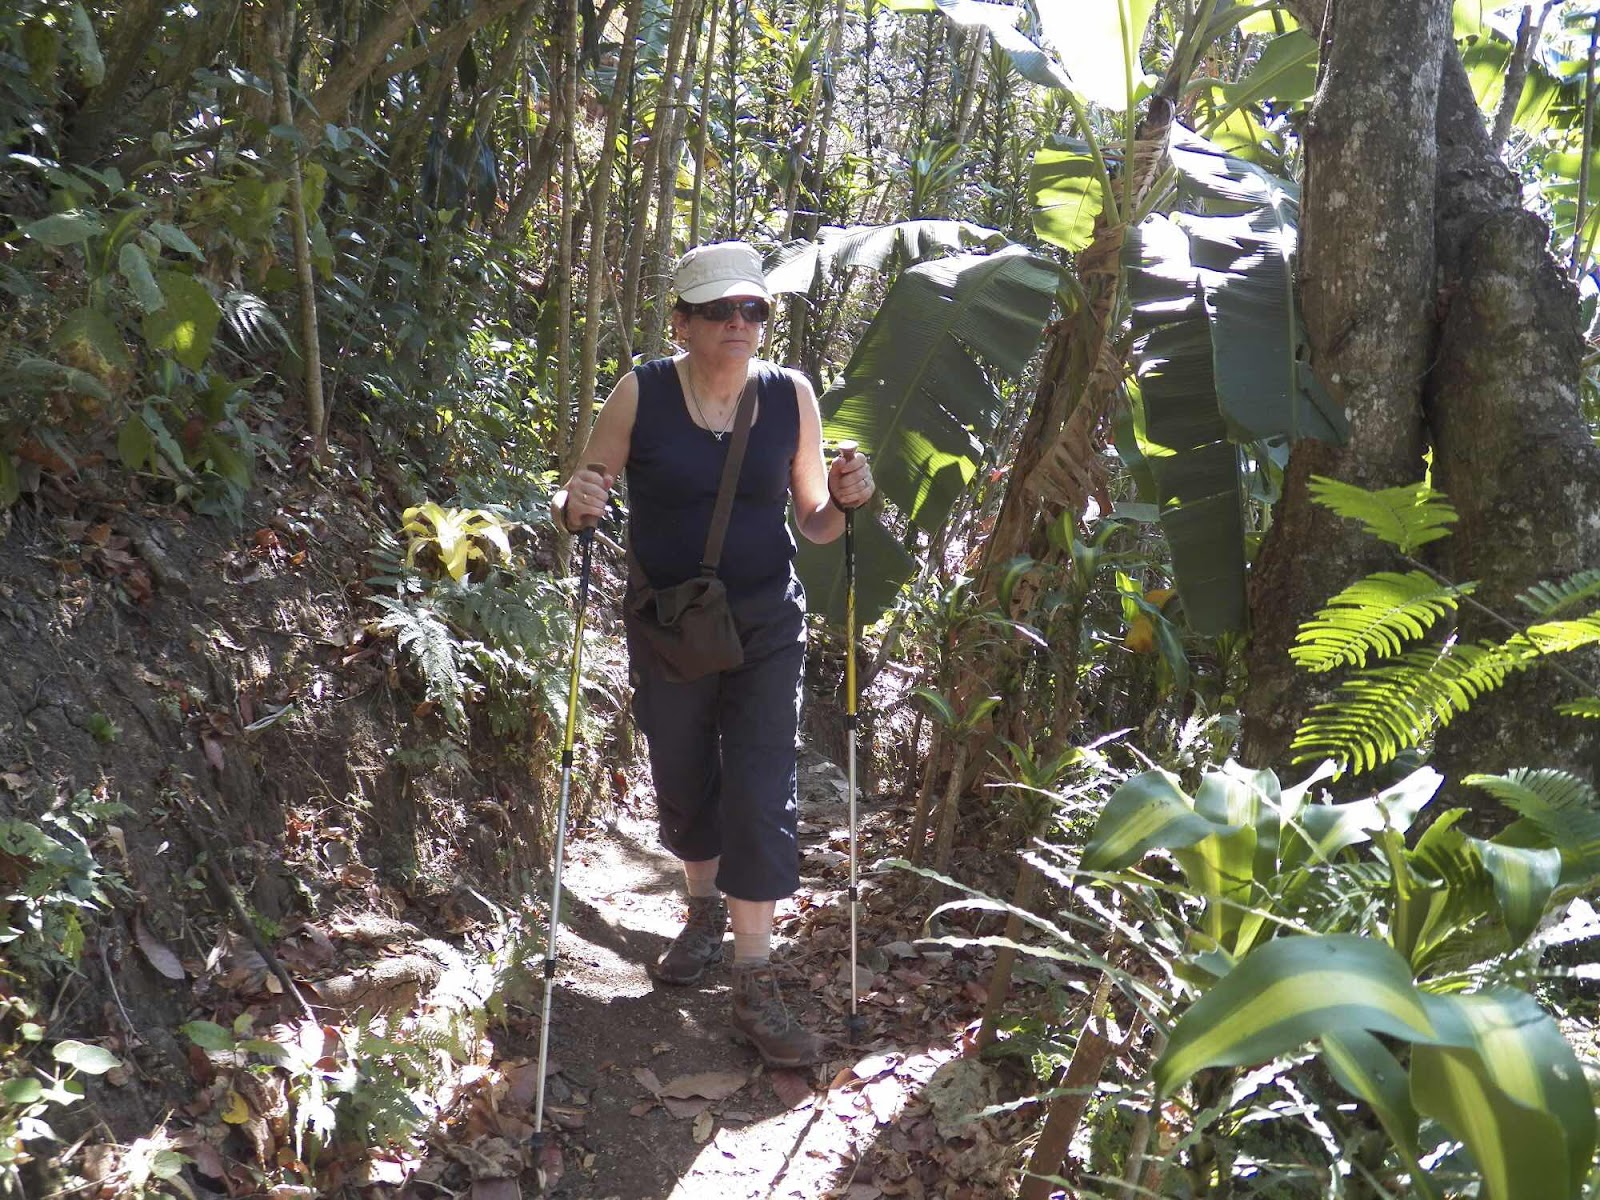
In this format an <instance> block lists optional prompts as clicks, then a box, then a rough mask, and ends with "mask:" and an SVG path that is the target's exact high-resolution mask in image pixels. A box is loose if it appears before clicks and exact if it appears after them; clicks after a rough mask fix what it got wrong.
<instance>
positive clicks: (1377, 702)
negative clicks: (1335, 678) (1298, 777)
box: [1291, 642, 1533, 771]
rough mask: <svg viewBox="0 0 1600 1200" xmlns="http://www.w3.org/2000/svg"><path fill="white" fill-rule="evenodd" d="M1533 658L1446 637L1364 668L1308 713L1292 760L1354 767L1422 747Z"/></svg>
mask: <svg viewBox="0 0 1600 1200" xmlns="http://www.w3.org/2000/svg"><path fill="white" fill-rule="evenodd" d="M1532 658H1533V656H1532V655H1531V654H1530V653H1529V652H1527V651H1520V652H1519V651H1518V650H1517V649H1516V648H1515V647H1511V646H1499V645H1496V644H1494V643H1492V642H1478V643H1458V642H1451V643H1448V644H1447V645H1445V646H1444V647H1442V648H1440V649H1432V648H1422V649H1416V650H1411V651H1408V652H1407V653H1405V654H1403V655H1401V656H1400V657H1399V658H1397V659H1394V660H1393V661H1391V662H1386V663H1382V664H1379V665H1376V666H1371V667H1368V668H1366V669H1365V670H1363V671H1362V672H1361V673H1360V674H1359V675H1357V676H1355V677H1354V678H1352V679H1349V680H1347V681H1345V683H1343V684H1342V685H1340V688H1339V691H1338V694H1337V695H1336V696H1335V697H1334V699H1333V700H1331V701H1329V702H1327V703H1325V704H1319V705H1317V707H1316V708H1314V709H1313V710H1312V711H1311V714H1310V715H1309V716H1308V717H1307V718H1306V719H1305V721H1304V722H1303V723H1302V724H1301V726H1300V730H1299V732H1298V733H1297V734H1296V735H1295V739H1294V744H1293V745H1292V746H1291V749H1292V750H1293V751H1294V752H1295V759H1294V761H1295V762H1297V763H1298V762H1307V761H1310V762H1318V761H1321V760H1322V759H1324V758H1331V759H1333V760H1334V761H1335V762H1336V763H1338V764H1339V766H1340V768H1341V769H1345V768H1353V769H1354V770H1357V771H1366V770H1371V769H1372V768H1374V767H1377V766H1381V765H1382V764H1383V763H1386V762H1389V761H1390V760H1391V759H1393V758H1394V757H1395V756H1396V755H1397V754H1399V753H1400V752H1401V751H1403V750H1408V749H1412V748H1415V747H1417V746H1420V745H1421V744H1422V743H1423V741H1424V740H1426V739H1427V738H1428V736H1429V735H1431V734H1432V733H1433V732H1434V731H1435V730H1436V729H1438V728H1439V727H1441V726H1443V725H1448V724H1449V723H1450V721H1451V720H1452V719H1453V718H1454V717H1456V716H1457V715H1459V714H1460V713H1463V712H1465V711H1466V710H1467V708H1468V707H1469V706H1470V705H1471V703H1472V702H1473V701H1474V700H1475V699H1477V698H1478V697H1479V696H1481V695H1483V694H1484V693H1485V692H1488V691H1492V690H1494V689H1495V688H1497V687H1499V686H1500V685H1501V684H1503V683H1504V682H1505V680H1506V677H1507V676H1509V675H1510V674H1511V673H1512V672H1513V671H1519V670H1522V669H1523V668H1525V667H1527V666H1528V665H1529V664H1530V662H1531V661H1532Z"/></svg>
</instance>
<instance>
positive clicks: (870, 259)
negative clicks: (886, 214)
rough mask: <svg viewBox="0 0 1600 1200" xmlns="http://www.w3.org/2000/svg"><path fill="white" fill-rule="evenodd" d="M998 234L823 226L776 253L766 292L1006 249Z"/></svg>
mask: <svg viewBox="0 0 1600 1200" xmlns="http://www.w3.org/2000/svg"><path fill="white" fill-rule="evenodd" d="M1007 241H1008V239H1007V238H1006V236H1005V234H1003V233H1001V232H1000V231H999V230H998V229H990V228H989V227H988V226H985V225H976V224H974V223H973V222H971V221H940V220H918V221H897V222H895V223H894V224H892V225H851V226H849V227H848V228H841V227H840V226H837V225H825V226H823V227H822V229H820V230H818V231H817V237H816V240H815V241H810V240H806V241H795V242H790V243H788V244H787V245H785V246H782V247H780V248H779V250H778V252H777V253H776V254H774V255H773V257H772V261H771V262H769V263H768V264H767V267H766V276H767V289H768V290H769V291H771V292H772V293H773V294H774V295H777V294H779V293H783V292H806V291H810V290H811V289H812V288H813V287H815V286H817V285H819V284H821V283H823V282H824V281H826V280H827V279H828V278H829V277H831V276H832V275H834V274H835V273H837V272H839V271H847V270H850V269H852V268H854V267H865V268H866V269H867V270H870V271H880V272H881V271H886V270H888V269H889V268H890V266H892V265H893V264H894V263H896V262H899V263H900V264H902V265H905V266H910V265H912V264H914V263H919V262H922V261H923V260H925V259H929V258H937V257H939V256H941V255H944V254H949V253H951V252H953V251H957V250H972V249H974V248H977V247H982V248H984V249H986V250H990V251H994V250H998V249H1000V248H1001V247H1002V246H1004V245H1006V244H1007Z"/></svg>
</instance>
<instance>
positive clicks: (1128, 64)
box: [1037, 0, 1156, 112]
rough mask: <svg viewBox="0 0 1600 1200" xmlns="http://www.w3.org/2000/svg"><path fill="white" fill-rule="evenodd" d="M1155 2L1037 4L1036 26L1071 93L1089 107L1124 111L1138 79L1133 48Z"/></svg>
mask: <svg viewBox="0 0 1600 1200" xmlns="http://www.w3.org/2000/svg"><path fill="white" fill-rule="evenodd" d="M1155 7H1156V4H1155V0H1038V4H1037V8H1038V12H1039V27H1040V29H1041V30H1042V31H1043V33H1044V37H1045V40H1046V41H1047V42H1049V43H1050V44H1051V45H1052V46H1054V47H1055V50H1056V53H1057V54H1058V55H1060V57H1061V65H1062V66H1063V67H1065V68H1066V72H1067V77H1068V78H1069V79H1070V80H1071V81H1072V84H1071V86H1072V90H1073V91H1074V92H1076V93H1077V94H1078V95H1080V96H1082V97H1083V98H1084V99H1085V100H1087V101H1088V102H1089V103H1091V104H1098V105H1100V106H1101V107H1103V108H1108V109H1111V110H1113V111H1114V112H1126V111H1127V109H1128V107H1129V106H1130V105H1131V104H1132V103H1133V101H1134V93H1135V92H1136V91H1137V89H1138V87H1139V84H1140V83H1141V82H1143V80H1144V69H1143V68H1142V67H1141V66H1140V64H1139V47H1140V45H1141V44H1142V43H1143V42H1144V32H1145V28H1146V27H1147V26H1148V25H1149V24H1150V14H1151V13H1152V12H1154V11H1155Z"/></svg>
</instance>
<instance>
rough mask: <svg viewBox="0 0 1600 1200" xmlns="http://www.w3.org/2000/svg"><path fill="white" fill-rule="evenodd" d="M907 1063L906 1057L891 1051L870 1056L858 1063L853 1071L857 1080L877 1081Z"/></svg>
mask: <svg viewBox="0 0 1600 1200" xmlns="http://www.w3.org/2000/svg"><path fill="white" fill-rule="evenodd" d="M904 1061H905V1055H904V1054H901V1053H899V1052H898V1051H894V1050H890V1051H888V1052H886V1053H883V1054H869V1055H867V1057H865V1058H863V1059H862V1060H861V1061H860V1062H858V1063H857V1064H856V1065H855V1067H854V1068H853V1070H854V1071H855V1073H856V1078H857V1079H876V1078H877V1077H878V1076H880V1075H885V1074H887V1073H888V1072H890V1071H892V1070H894V1069H895V1068H896V1067H898V1066H899V1065H900V1064H901V1063H902V1062H904Z"/></svg>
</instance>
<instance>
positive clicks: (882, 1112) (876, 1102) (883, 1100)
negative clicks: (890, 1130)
mask: <svg viewBox="0 0 1600 1200" xmlns="http://www.w3.org/2000/svg"><path fill="white" fill-rule="evenodd" d="M864 1090H865V1091H866V1093H867V1103H868V1104H870V1105H872V1115H873V1116H875V1117H877V1118H878V1124H880V1125H887V1124H888V1123H889V1122H890V1121H893V1120H894V1119H895V1118H896V1117H898V1116H899V1115H900V1110H901V1108H902V1107H904V1105H905V1100H906V1093H905V1089H904V1088H903V1087H901V1086H900V1081H899V1080H898V1079H896V1078H895V1077H894V1076H893V1075H890V1076H888V1077H887V1078H884V1079H875V1080H873V1081H872V1082H871V1083H869V1084H867V1086H866V1088H865V1089H864Z"/></svg>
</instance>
